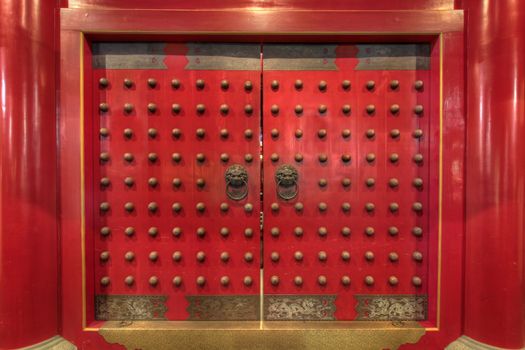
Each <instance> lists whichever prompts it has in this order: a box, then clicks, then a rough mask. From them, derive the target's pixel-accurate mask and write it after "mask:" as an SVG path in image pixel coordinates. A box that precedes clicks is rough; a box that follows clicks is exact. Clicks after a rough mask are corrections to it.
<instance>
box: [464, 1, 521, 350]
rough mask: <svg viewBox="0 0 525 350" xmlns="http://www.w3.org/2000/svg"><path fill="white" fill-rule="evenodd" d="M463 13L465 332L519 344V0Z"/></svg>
mask: <svg viewBox="0 0 525 350" xmlns="http://www.w3.org/2000/svg"><path fill="white" fill-rule="evenodd" d="M463 5H464V8H465V10H466V13H467V23H466V32H467V50H466V52H467V156H466V164H467V193H466V195H467V213H466V218H467V232H466V236H467V241H466V255H465V259H466V260H465V266H466V271H465V293H466V294H465V320H464V326H465V329H464V331H465V334H466V335H467V336H469V337H471V338H473V339H474V340H477V341H479V342H482V343H485V344H489V345H493V346H498V347H503V348H509V349H515V348H521V347H523V346H525V261H524V258H525V254H524V251H525V1H522V0H464V1H463Z"/></svg>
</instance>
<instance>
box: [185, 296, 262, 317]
mask: <svg viewBox="0 0 525 350" xmlns="http://www.w3.org/2000/svg"><path fill="white" fill-rule="evenodd" d="M186 299H187V300H188V302H189V304H190V305H189V306H188V308H187V309H186V310H187V311H188V314H189V316H188V320H190V321H257V320H259V319H260V307H259V305H260V304H259V303H260V298H259V295H191V296H187V297H186Z"/></svg>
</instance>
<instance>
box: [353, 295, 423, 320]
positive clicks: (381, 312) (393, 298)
mask: <svg viewBox="0 0 525 350" xmlns="http://www.w3.org/2000/svg"><path fill="white" fill-rule="evenodd" d="M355 298H356V299H357V302H358V303H357V305H356V312H357V317H356V320H363V321H424V320H426V319H427V309H428V298H427V296H426V295H403V294H398V295H381V294H378V295H356V296H355Z"/></svg>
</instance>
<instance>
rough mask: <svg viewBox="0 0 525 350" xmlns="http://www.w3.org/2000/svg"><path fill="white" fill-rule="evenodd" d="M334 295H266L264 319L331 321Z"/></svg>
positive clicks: (332, 318) (333, 309)
mask: <svg viewBox="0 0 525 350" xmlns="http://www.w3.org/2000/svg"><path fill="white" fill-rule="evenodd" d="M335 299H336V296H335V295H271V296H269V295H267V296H265V297H264V319H265V320H267V321H333V320H335V316H334V313H335V309H336V308H335Z"/></svg>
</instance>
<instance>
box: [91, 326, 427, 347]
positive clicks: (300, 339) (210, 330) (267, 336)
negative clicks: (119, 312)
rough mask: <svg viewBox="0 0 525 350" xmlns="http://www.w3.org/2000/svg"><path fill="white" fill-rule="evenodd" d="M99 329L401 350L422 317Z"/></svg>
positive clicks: (133, 338) (174, 342) (184, 342)
mask: <svg viewBox="0 0 525 350" xmlns="http://www.w3.org/2000/svg"><path fill="white" fill-rule="evenodd" d="M99 333H100V334H101V335H102V336H103V337H104V339H105V340H106V341H107V342H108V343H118V344H121V345H124V346H125V347H126V348H127V349H142V350H150V349H151V350H168V349H169V350H171V349H173V348H174V347H177V348H180V349H209V350H214V349H218V350H219V349H220V350H222V349H252V350H259V349H261V350H262V349H287V350H295V349H297V350H299V349H300V350H303V349H306V350H308V349H315V350H317V349H360V350H377V349H384V348H388V349H391V350H395V349H398V348H399V347H400V346H401V345H402V344H406V343H410V344H415V343H417V342H418V341H419V340H420V339H421V337H422V336H423V335H424V334H425V328H423V327H422V326H420V325H419V323H417V322H377V321H376V322H361V321H350V322H345V321H336V322H264V323H263V327H262V329H260V328H259V322H175V321H153V322H147V321H146V322H133V323H130V324H123V323H119V322H107V323H105V324H104V326H103V327H102V328H101V329H100V330H99Z"/></svg>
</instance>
